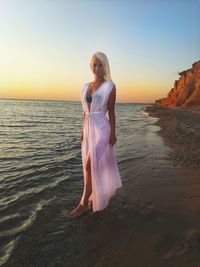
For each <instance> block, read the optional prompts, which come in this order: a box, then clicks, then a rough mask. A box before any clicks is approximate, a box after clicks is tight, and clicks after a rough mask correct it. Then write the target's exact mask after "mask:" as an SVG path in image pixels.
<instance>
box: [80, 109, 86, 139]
mask: <svg viewBox="0 0 200 267" xmlns="http://www.w3.org/2000/svg"><path fill="white" fill-rule="evenodd" d="M84 119H85V112H84V113H83V124H84ZM82 141H83V128H82V133H81V142H82Z"/></svg>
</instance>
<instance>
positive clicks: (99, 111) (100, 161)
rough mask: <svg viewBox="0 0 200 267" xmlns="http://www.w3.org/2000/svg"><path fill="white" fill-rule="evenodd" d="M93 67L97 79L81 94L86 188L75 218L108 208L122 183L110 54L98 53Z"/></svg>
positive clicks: (91, 65) (84, 87)
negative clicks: (90, 210)
mask: <svg viewBox="0 0 200 267" xmlns="http://www.w3.org/2000/svg"><path fill="white" fill-rule="evenodd" d="M90 67H91V70H92V72H93V74H94V81H93V82H90V83H86V84H84V86H83V91H82V95H81V100H82V106H83V111H84V118H83V130H82V137H81V151H82V163H83V175H84V190H83V195H82V198H81V200H80V203H79V204H78V206H77V207H76V208H75V209H74V210H73V211H72V212H71V213H70V215H72V216H74V217H77V216H80V215H82V214H83V213H84V212H85V211H87V210H88V209H89V208H90V209H92V211H93V212H96V211H100V210H103V209H105V208H106V206H107V205H108V203H109V200H110V198H111V197H112V196H113V195H115V193H116V189H117V188H119V187H121V186H122V182H121V177H120V174H119V170H118V166H117V162H116V141H117V138H116V135H115V101H116V87H115V84H114V83H113V81H112V80H111V77H110V67H109V62H108V58H107V56H106V55H105V54H104V53H102V52H97V53H95V54H94V55H93V56H92V58H91V61H90ZM107 111H108V115H109V118H108V117H107V116H106V114H107Z"/></svg>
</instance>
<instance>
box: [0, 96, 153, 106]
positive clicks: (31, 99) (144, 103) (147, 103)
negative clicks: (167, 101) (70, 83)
mask: <svg viewBox="0 0 200 267" xmlns="http://www.w3.org/2000/svg"><path fill="white" fill-rule="evenodd" d="M0 100H25V101H57V102H81V100H64V99H37V98H10V97H8V98H7V97H0ZM154 103H155V102H116V104H143V105H153V104H154Z"/></svg>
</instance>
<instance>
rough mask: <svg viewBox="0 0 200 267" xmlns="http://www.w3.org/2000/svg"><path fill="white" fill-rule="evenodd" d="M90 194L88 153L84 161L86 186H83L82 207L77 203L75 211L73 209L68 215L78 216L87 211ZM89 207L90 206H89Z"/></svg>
mask: <svg viewBox="0 0 200 267" xmlns="http://www.w3.org/2000/svg"><path fill="white" fill-rule="evenodd" d="M91 193H92V179H91V161H90V155H89V153H88V156H87V159H86V185H85V195H84V201H83V204H84V205H83V206H82V205H81V204H80V203H79V205H78V206H77V208H76V209H74V210H73V211H72V212H71V213H70V215H73V216H80V215H81V214H82V213H83V212H84V211H85V210H87V209H88V199H89V197H90V195H91ZM90 206H91V204H90Z"/></svg>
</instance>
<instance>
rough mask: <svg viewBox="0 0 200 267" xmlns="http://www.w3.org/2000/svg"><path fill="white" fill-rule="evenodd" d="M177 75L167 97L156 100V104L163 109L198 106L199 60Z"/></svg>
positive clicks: (199, 100)
mask: <svg viewBox="0 0 200 267" xmlns="http://www.w3.org/2000/svg"><path fill="white" fill-rule="evenodd" d="M179 75H180V78H179V80H176V81H175V83H174V87H173V88H172V89H171V91H170V92H169V93H168V96H167V97H166V98H161V99H159V100H156V104H158V105H161V106H165V107H176V106H182V107H188V106H200V60H199V61H197V62H195V63H194V64H192V68H191V69H188V70H185V71H182V72H180V73H179Z"/></svg>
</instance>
